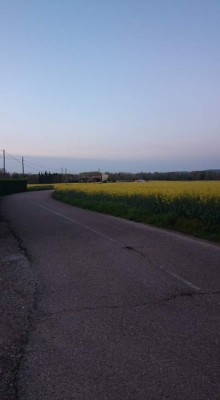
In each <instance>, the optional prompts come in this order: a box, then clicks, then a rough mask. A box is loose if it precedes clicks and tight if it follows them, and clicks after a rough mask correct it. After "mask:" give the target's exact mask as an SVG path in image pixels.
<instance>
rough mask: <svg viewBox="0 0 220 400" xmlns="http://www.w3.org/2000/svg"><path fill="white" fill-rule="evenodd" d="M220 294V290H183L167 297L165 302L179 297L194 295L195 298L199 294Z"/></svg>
mask: <svg viewBox="0 0 220 400" xmlns="http://www.w3.org/2000/svg"><path fill="white" fill-rule="evenodd" d="M216 294H220V291H214V292H183V293H177V294H174V295H172V296H168V297H166V298H165V299H164V300H163V302H167V301H171V300H176V299H178V298H179V297H192V298H195V297H197V296H212V295H216Z"/></svg>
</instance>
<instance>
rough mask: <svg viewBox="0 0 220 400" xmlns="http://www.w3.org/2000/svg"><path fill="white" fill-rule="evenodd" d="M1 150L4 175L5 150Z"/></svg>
mask: <svg viewBox="0 0 220 400" xmlns="http://www.w3.org/2000/svg"><path fill="white" fill-rule="evenodd" d="M2 151H3V174H4V176H5V150H2Z"/></svg>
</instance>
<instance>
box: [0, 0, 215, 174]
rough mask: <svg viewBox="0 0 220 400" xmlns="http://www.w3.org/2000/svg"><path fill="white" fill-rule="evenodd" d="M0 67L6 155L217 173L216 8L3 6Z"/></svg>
mask: <svg viewBox="0 0 220 400" xmlns="http://www.w3.org/2000/svg"><path fill="white" fill-rule="evenodd" d="M0 57H1V59H0V61H1V62H0V93H1V96H0V149H5V150H6V152H8V153H9V154H11V155H13V156H15V157H18V158H19V159H20V157H21V156H22V155H23V156H24V157H25V159H27V160H29V161H31V162H36V163H38V164H39V163H40V164H43V166H44V165H45V166H46V167H47V169H49V168H50V169H54V170H55V169H58V170H59V169H60V168H61V167H63V168H65V167H67V168H68V169H69V170H71V171H72V172H77V171H80V170H81V171H85V170H90V169H97V168H100V169H101V170H109V171H111V170H112V171H117V170H124V171H133V172H135V171H139V170H145V171H160V170H161V171H163V170H166V171H168V170H192V169H208V168H220V112H219V105H220V1H219V0H209V1H207V0H204V1H203V0H0ZM1 153H2V152H0V155H1V156H2V154H1ZM71 160H72V161H71ZM1 161H2V158H0V163H1ZM6 161H7V164H6V169H7V167H8V169H10V168H14V169H15V167H14V166H13V167H12V164H11V161H12V159H11V158H10V157H9V158H8V159H7V160H6ZM14 163H15V164H16V161H15V162H14ZM13 165H14V164H13ZM95 166H96V168H94V167H95ZM0 167H1V166H0ZM17 168H18V169H19V168H20V166H19V164H18V163H17ZM36 168H37V167H36ZM30 171H31V170H30ZM32 172H34V170H33V171H32Z"/></svg>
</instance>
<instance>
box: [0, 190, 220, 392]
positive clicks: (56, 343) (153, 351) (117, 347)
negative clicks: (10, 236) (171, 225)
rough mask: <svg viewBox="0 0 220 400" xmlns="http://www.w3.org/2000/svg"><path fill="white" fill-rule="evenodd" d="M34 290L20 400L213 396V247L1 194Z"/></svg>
mask: <svg viewBox="0 0 220 400" xmlns="http://www.w3.org/2000/svg"><path fill="white" fill-rule="evenodd" d="M2 209H3V212H4V215H5V217H6V218H7V220H8V221H9V223H10V225H11V227H12V229H13V230H14V232H15V233H16V234H17V235H18V237H19V238H20V240H21V242H22V245H23V247H24V248H25V249H26V251H27V254H28V255H29V259H30V261H31V267H32V269H33V271H34V274H35V280H36V283H37V290H36V293H35V306H34V310H32V315H31V324H30V329H29V337H28V341H27V344H26V347H25V349H24V354H23V357H22V360H21V363H20V368H19V373H18V384H17V397H18V399H19V400H47V399H48V400H49V399H50V400H61V399H65V400H69V399H76V400H81V399H85V400H90V399H92V400H99V399H100V400H105V399H107V400H110V399H112V400H126V399H132V400H136V399H137V400H142V399H144V400H159V399H172V400H173V399H175V400H179V399H181V400H182V399H187V400H189V399H191V400H195V399H198V400H202V399H204V400H209V399H210V400H219V399H220V345H219V332H220V313H219V310H220V296H219V294H220V289H219V282H220V246H218V245H214V244H210V243H207V242H205V241H200V240H196V239H192V238H189V237H186V236H184V235H180V234H175V233H172V232H168V231H165V230H160V229H157V228H153V227H149V226H145V225H143V224H138V223H133V222H130V221H125V220H122V219H119V218H114V217H111V216H107V215H100V214H98V213H94V212H90V211H86V210H81V209H78V208H75V207H72V206H68V205H64V204H62V203H59V202H57V201H56V200H53V199H52V197H51V192H35V193H24V194H17V195H11V196H7V197H6V198H4V199H3V201H2Z"/></svg>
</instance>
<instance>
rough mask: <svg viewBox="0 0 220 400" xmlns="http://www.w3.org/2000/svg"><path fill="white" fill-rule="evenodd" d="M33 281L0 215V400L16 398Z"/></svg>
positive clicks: (12, 236)
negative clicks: (18, 372)
mask: <svg viewBox="0 0 220 400" xmlns="http://www.w3.org/2000/svg"><path fill="white" fill-rule="evenodd" d="M34 293H35V279H34V275H33V272H32V270H31V267H30V262H29V260H28V257H27V255H26V254H25V251H24V250H23V249H22V246H21V244H20V243H19V240H18V239H17V238H16V236H15V235H14V234H13V232H12V231H11V229H10V227H9V226H8V224H7V223H6V222H5V221H4V219H3V218H2V217H1V216H0V399H1V400H14V399H16V398H17V385H16V380H17V371H18V369H19V364H20V360H21V358H22V353H23V349H24V346H25V344H26V342H27V340H28V334H29V328H30V315H31V310H32V307H33V305H34Z"/></svg>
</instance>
